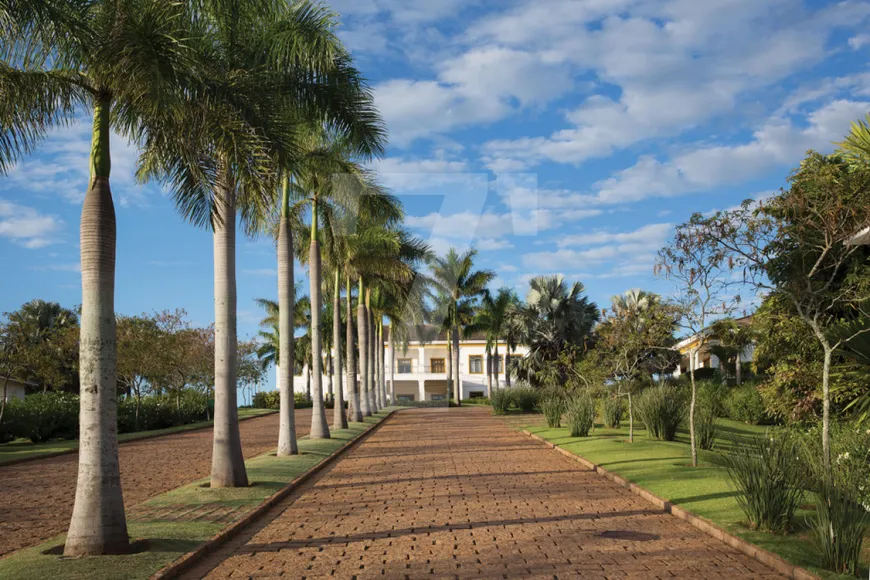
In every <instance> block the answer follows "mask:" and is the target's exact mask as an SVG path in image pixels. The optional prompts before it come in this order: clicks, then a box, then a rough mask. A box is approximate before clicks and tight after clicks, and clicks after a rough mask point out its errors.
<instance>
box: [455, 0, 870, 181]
mask: <svg viewBox="0 0 870 580" xmlns="http://www.w3.org/2000/svg"><path fill="white" fill-rule="evenodd" d="M626 12H627V13H628V15H626ZM868 14H870V5H867V4H864V3H860V4H859V3H855V2H841V3H838V4H836V5H832V6H828V7H826V8H823V9H821V10H817V11H812V12H811V11H809V10H808V9H807V8H806V7H805V6H804V4H803V2H802V1H801V0H771V1H769V2H757V1H755V0H708V1H705V2H697V1H695V0H667V1H662V2H655V3H651V2H647V3H641V2H631V1H623V2H619V3H610V2H604V1H594V2H589V3H584V4H583V5H582V6H578V3H576V2H572V1H571V0H552V1H549V2H539V3H535V4H522V5H521V6H519V7H518V8H517V9H515V10H513V11H510V12H508V13H507V14H502V15H498V16H495V17H493V18H490V19H487V20H485V21H484V22H483V23H481V24H479V25H477V26H476V27H474V28H473V29H472V31H473V33H474V34H475V35H476V36H482V37H483V38H490V39H493V40H495V41H499V42H502V43H505V44H506V45H508V46H522V47H524V48H525V49H526V50H533V51H537V52H539V53H545V54H549V55H550V58H551V60H552V61H553V62H565V63H570V64H571V65H573V66H574V67H577V69H578V70H581V71H586V72H587V74H591V75H594V77H595V78H596V79H597V81H598V82H599V83H602V89H604V87H607V86H608V85H610V86H616V87H618V91H612V90H608V91H604V90H602V91H601V93H603V94H595V95H592V96H590V97H588V98H587V99H586V100H585V101H584V102H583V104H582V105H581V106H580V107H579V108H577V109H575V110H573V111H569V112H568V113H566V115H565V120H566V121H567V126H566V127H564V128H561V129H559V130H557V131H555V132H552V133H551V134H549V135H546V136H534V137H520V138H510V139H497V140H493V141H490V142H489V143H487V144H486V145H485V146H484V148H483V153H484V161H485V162H487V163H488V164H489V165H490V167H492V168H502V167H510V168H511V169H513V170H517V169H519V168H522V167H531V166H534V165H536V164H538V163H540V162H542V161H555V162H559V163H571V164H578V163H581V162H583V161H585V160H587V159H590V158H599V157H607V156H609V155H611V154H612V153H613V152H614V151H617V150H620V149H624V148H626V147H629V146H631V145H633V144H635V143H638V142H640V141H643V140H647V139H651V138H658V137H668V136H675V135H679V134H681V133H683V132H684V131H686V130H689V129H692V128H695V127H697V126H699V125H700V124H702V123H705V122H707V121H709V120H711V119H714V118H716V117H717V116H720V115H725V114H730V113H732V111H733V110H734V108H735V106H736V104H737V103H738V101H739V99H741V98H743V97H744V96H748V95H752V94H755V93H759V92H760V91H762V90H764V89H765V87H768V86H770V85H773V84H775V83H776V82H778V81H779V80H781V79H783V78H785V77H787V76H789V75H791V74H793V73H794V72H795V71H797V70H799V69H801V68H806V67H809V66H811V65H813V64H815V63H818V62H819V61H821V60H822V59H823V58H824V57H825V55H826V50H825V47H826V43H827V41H828V38H829V37H830V35H831V33H832V31H833V30H834V29H836V28H837V27H839V26H859V25H860V23H862V22H864V21H865V20H866V18H867V17H868ZM590 23H595V24H596V26H593V27H590V26H588V25H589V24H590ZM614 93H616V94H617V95H618V97H617V96H614Z"/></svg>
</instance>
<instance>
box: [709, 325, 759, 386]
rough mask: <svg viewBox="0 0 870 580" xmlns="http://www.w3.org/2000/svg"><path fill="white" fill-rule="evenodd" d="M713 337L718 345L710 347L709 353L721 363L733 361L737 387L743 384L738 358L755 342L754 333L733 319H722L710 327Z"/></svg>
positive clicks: (748, 327)
mask: <svg viewBox="0 0 870 580" xmlns="http://www.w3.org/2000/svg"><path fill="white" fill-rule="evenodd" d="M711 331H712V334H713V336H715V337H716V338H717V339H718V340H719V344H717V345H713V346H711V347H710V351H711V352H712V353H713V354H715V355H716V356H718V357H719V359H720V360H721V361H722V362H723V363H726V362H730V361H731V360H733V361H734V376H735V380H736V382H737V385H738V386H739V385H741V384H743V365H742V364H741V360H740V357H741V355H742V354H743V351H745V350H746V348H747V347H749V346H750V345H751V344H753V343H754V342H755V332H754V331H753V329H752V327H751V326H750V325H749V324H741V323H739V322H737V321H736V320H734V319H733V318H723V319H720V320H717V321H716V322H714V323H713V324H712V325H711Z"/></svg>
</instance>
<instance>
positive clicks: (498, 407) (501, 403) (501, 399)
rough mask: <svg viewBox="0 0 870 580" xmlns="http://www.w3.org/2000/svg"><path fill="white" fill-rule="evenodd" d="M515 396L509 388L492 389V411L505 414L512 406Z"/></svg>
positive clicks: (496, 413)
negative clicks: (512, 395)
mask: <svg viewBox="0 0 870 580" xmlns="http://www.w3.org/2000/svg"><path fill="white" fill-rule="evenodd" d="M512 400H513V397H511V391H510V390H508V389H493V390H492V412H493V414H495V415H504V414H506V413H507V412H508V409H509V408H510V406H511V402H512Z"/></svg>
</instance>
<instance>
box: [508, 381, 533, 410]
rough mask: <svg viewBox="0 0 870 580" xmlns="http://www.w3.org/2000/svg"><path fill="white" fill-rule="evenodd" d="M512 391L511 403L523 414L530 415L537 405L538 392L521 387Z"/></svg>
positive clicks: (527, 387) (530, 388)
mask: <svg viewBox="0 0 870 580" xmlns="http://www.w3.org/2000/svg"><path fill="white" fill-rule="evenodd" d="M512 391H513V402H514V404H515V405H516V406H517V407H518V408H519V409H520V411H522V412H523V413H531V412H532V411H534V410H535V407H537V405H538V391H536V390H535V389H534V388H532V387H529V386H521V387H517V388H515V389H512Z"/></svg>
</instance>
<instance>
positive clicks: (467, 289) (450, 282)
mask: <svg viewBox="0 0 870 580" xmlns="http://www.w3.org/2000/svg"><path fill="white" fill-rule="evenodd" d="M475 256H477V250H474V249H470V250H467V251H465V252H463V253H462V254H460V253H458V252H457V251H456V249H455V248H450V250H449V251H448V252H447V255H446V256H444V257H443V258H441V257H436V258H433V259H432V260H431V261H430V267H431V269H432V279H433V280H434V282H435V284H437V285H438V286H439V287H440V289H441V290H442V291H443V292H444V293H445V294H447V295H448V296H449V297H450V298H449V302H448V312H447V317H448V319H449V322H450V331H451V342H452V349H453V351H452V353H451V356H452V358H453V379H454V383H453V393H454V397H455V398H456V404H457V405H458V404H459V400H460V399H461V398H462V387H461V385H460V382H459V334H460V331H461V327H462V326H464V325H467V324H469V323H470V322H471V321H470V320H468V321H463V320H461V319H460V313H461V311H462V308H463V307H465V306H468V305H472V304H475V303H476V301H477V300H478V299H479V298H480V297H482V296H483V295H484V293H485V291H486V285H487V284H489V283H490V282H491V281H492V280H493V278H495V272H492V271H491V270H474V269H473V268H474V258H475Z"/></svg>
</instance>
